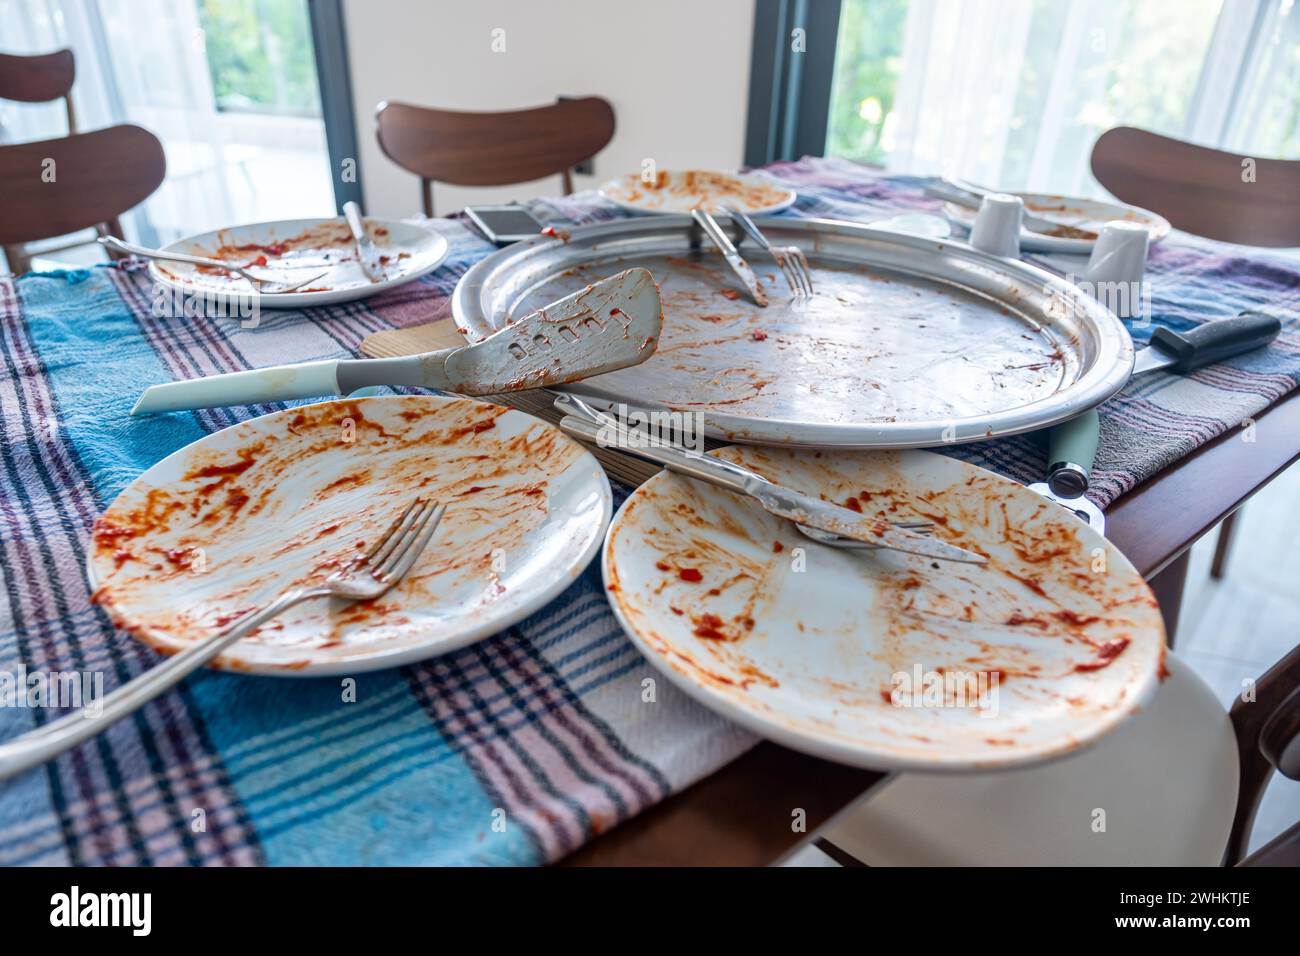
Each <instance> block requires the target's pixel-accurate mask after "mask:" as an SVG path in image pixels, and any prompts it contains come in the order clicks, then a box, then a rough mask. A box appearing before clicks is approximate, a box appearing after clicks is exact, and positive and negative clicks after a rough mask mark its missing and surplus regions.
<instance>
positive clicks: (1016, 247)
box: [970, 193, 1025, 259]
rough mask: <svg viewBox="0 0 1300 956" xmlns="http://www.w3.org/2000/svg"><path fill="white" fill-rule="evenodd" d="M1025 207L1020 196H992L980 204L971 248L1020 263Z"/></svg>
mask: <svg viewBox="0 0 1300 956" xmlns="http://www.w3.org/2000/svg"><path fill="white" fill-rule="evenodd" d="M1024 218H1025V203H1024V200H1022V199H1021V198H1020V197H1019V196H1008V195H1007V194H1006V193H989V194H988V195H987V196H985V197H984V201H983V202H981V203H980V211H979V212H978V213H976V214H975V223H974V225H972V226H971V230H970V244H971V245H972V246H974V247H975V248H976V249H978V250H979V251H980V252H987V253H989V254H990V255H994V256H1004V257H1006V258H1008V259H1016V258H1019V256H1020V225H1021V223H1022V222H1023V220H1024Z"/></svg>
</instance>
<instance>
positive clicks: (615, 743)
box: [0, 160, 1300, 865]
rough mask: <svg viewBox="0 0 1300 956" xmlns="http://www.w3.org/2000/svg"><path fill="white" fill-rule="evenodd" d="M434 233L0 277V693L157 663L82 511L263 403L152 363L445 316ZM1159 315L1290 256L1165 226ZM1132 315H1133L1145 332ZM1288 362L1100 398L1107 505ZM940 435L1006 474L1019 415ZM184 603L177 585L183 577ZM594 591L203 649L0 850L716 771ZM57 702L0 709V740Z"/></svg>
mask: <svg viewBox="0 0 1300 956" xmlns="http://www.w3.org/2000/svg"><path fill="white" fill-rule="evenodd" d="M770 171H771V172H772V173H773V174H774V175H776V176H778V177H780V178H782V179H784V180H786V181H788V182H790V183H791V184H793V185H795V186H796V187H797V188H798V189H799V190H800V200H799V203H798V205H797V206H796V208H795V209H794V211H793V214H794V215H809V216H824V217H837V218H847V219H860V220H861V219H873V218H879V217H880V216H881V215H887V214H888V213H889V211H890V210H898V209H930V208H933V203H932V202H931V201H930V200H927V199H926V198H925V197H924V196H923V193H922V187H923V185H924V184H923V182H922V181H921V180H919V179H915V178H902V177H880V176H876V175H873V174H872V173H871V172H869V171H868V170H865V169H863V168H861V167H857V166H854V165H852V164H849V163H845V162H840V161H834V160H803V161H800V162H795V163H781V164H776V165H774V166H772V167H771V168H770ZM533 205H534V211H535V212H536V213H537V215H538V216H539V218H542V219H545V220H550V221H556V222H561V221H567V222H571V223H586V222H591V221H595V220H599V219H606V218H611V217H614V216H617V215H620V213H619V212H618V211H617V210H616V209H614V208H613V207H612V206H610V205H608V204H605V203H603V202H602V201H601V200H599V199H598V198H597V197H596V196H595V195H593V194H583V195H579V196H574V197H570V198H566V199H562V200H549V201H541V200H539V201H537V202H535V203H534V204H533ZM429 225H430V227H431V228H434V229H437V230H438V231H440V232H441V233H442V234H443V235H445V236H446V237H447V238H448V239H449V240H450V242H451V257H450V259H449V260H448V261H447V263H446V264H445V265H444V266H443V267H442V268H441V269H439V270H438V271H437V273H436V274H434V275H433V276H430V277H428V278H426V279H425V280H423V281H421V282H418V283H415V284H413V285H410V286H407V287H405V288H403V289H400V290H396V291H394V292H392V293H389V294H386V295H383V296H381V297H377V298H375V299H372V300H370V301H369V302H364V303H354V304H350V305H342V306H337V307H329V308H321V309H311V310H304V311H303V312H281V313H263V316H262V321H261V324H260V326H259V327H258V328H256V329H245V328H241V327H240V325H239V322H238V320H237V319H202V318H199V319H192V320H177V319H166V318H155V317H154V316H153V315H152V309H151V295H152V293H151V288H150V283H149V280H148V277H147V273H146V272H145V271H144V270H143V268H141V266H140V265H139V264H138V263H137V264H125V265H119V266H115V267H102V268H97V269H91V270H86V271H78V272H56V273H46V274H33V275H28V276H24V277H22V278H20V279H18V280H16V281H13V280H0V363H2V365H0V409H2V421H0V426H2V428H3V434H2V436H0V580H2V583H3V588H2V589H0V689H3V680H4V675H6V674H7V675H9V676H10V679H11V680H13V679H15V678H17V679H21V678H23V677H24V675H32V674H42V673H44V674H48V673H50V672H56V671H58V672H86V671H90V672H102V673H103V675H104V684H105V687H106V688H111V687H113V686H116V685H117V684H119V683H120V682H122V681H124V680H127V679H128V678H130V677H132V676H133V675H135V674H138V673H139V672H140V671H141V670H143V669H145V668H147V667H149V666H150V665H151V664H153V663H155V658H154V655H153V654H152V652H150V651H148V650H147V649H145V648H144V647H143V646H142V645H140V644H138V643H137V642H135V641H133V640H131V639H130V638H128V637H126V636H125V635H124V634H121V633H118V632H116V631H115V630H114V629H113V627H112V625H111V624H110V623H109V621H108V618H107V617H106V615H105V614H104V613H103V612H102V611H101V610H100V609H99V608H98V607H97V606H96V605H94V604H92V603H91V601H90V594H89V591H88V587H87V583H86V577H85V573H84V570H83V569H84V566H85V561H86V548H87V541H88V538H89V535H90V527H91V523H92V522H93V521H94V519H95V516H96V515H97V514H98V513H99V512H100V511H102V510H103V509H104V508H105V507H106V506H107V505H108V504H109V503H110V502H111V501H112V500H113V498H114V497H115V496H116V495H117V494H118V492H119V491H121V490H122V488H123V487H125V486H126V485H127V484H128V483H129V482H130V481H131V480H132V479H133V478H135V477H136V476H137V475H138V474H140V473H141V472H142V471H143V470H144V469H146V468H147V467H149V466H150V465H152V464H153V463H154V462H156V461H158V460H159V459H161V458H163V457H164V456H165V455H167V454H169V453H171V452H173V451H175V450H176V449H178V448H181V447H182V446H184V445H186V444H188V443H189V442H192V441H194V440H195V439H197V438H200V437H202V436H203V435H205V434H207V433H209V432H211V431H214V430H216V429H219V428H223V427H226V426H228V425H230V424H232V423H234V422H237V421H240V420H241V419H244V418H246V417H248V416H250V415H253V414H258V413H260V412H263V411H265V410H266V409H265V408H258V409H233V410H215V411H204V412H197V413H184V414H174V415H164V416H158V417H154V418H148V419H132V418H130V417H129V415H128V411H129V409H130V407H131V404H132V402H133V401H134V399H135V397H136V396H137V395H138V394H139V392H140V390H141V388H142V387H143V386H144V385H146V384H149V383H154V382H161V381H167V380H169V379H175V378H188V377H192V376H196V375H200V374H208V373H213V372H224V371H232V370H237V369H243V368H249V367H256V366H262V365H269V364H273V363H277V362H285V361H292V360H305V359H314V358H327V357H344V356H352V355H356V354H357V348H358V345H359V343H360V341H361V340H362V338H364V337H365V336H366V335H367V334H369V333H370V332H373V331H376V330H380V329H384V328H392V327H405V326H410V325H416V324H419V323H422V322H427V321H429V320H431V319H434V318H437V317H439V316H446V315H449V296H450V294H451V291H452V289H453V288H454V286H455V283H456V280H457V279H458V278H459V276H460V275H461V274H462V273H463V272H464V271H465V270H466V268H468V267H469V265H471V264H472V263H473V262H475V261H477V260H478V259H480V258H481V257H483V256H484V255H486V254H488V253H489V252H490V251H492V250H491V247H490V246H489V245H488V244H487V243H486V242H485V241H483V240H482V239H481V238H479V237H478V236H477V234H476V233H474V232H473V231H471V230H470V229H469V228H468V227H467V226H466V225H465V224H464V223H462V222H460V221H456V220H437V221H434V222H431V223H430V224H429ZM1151 278H1152V280H1153V296H1152V300H1153V310H1154V316H1153V317H1154V320H1155V323H1156V324H1162V325H1169V326H1172V327H1174V328H1179V329H1184V328H1188V327H1190V326H1193V325H1195V324H1197V323H1198V322H1201V321H1204V320H1206V319H1210V318H1215V317H1220V316H1227V315H1233V314H1235V313H1236V312H1238V311H1240V310H1241V309H1243V308H1245V307H1247V306H1257V305H1274V306H1276V305H1284V304H1289V306H1290V308H1291V310H1292V312H1294V310H1295V307H1296V302H1297V293H1298V291H1300V263H1297V262H1296V261H1295V260H1286V259H1284V258H1281V257H1277V256H1268V255H1263V254H1260V253H1257V252H1255V251H1247V250H1243V249H1240V248H1237V247H1229V246H1224V245H1219V244H1214V243H1209V242H1205V241H1201V240H1196V239H1193V238H1191V237H1188V236H1184V235H1179V234H1175V235H1174V236H1171V237H1170V238H1169V239H1168V240H1166V241H1165V242H1163V243H1161V244H1160V245H1159V246H1157V247H1155V249H1154V250H1153V252H1152V256H1151ZM1149 332H1150V329H1149V328H1147V329H1134V338H1135V339H1137V340H1139V342H1142V341H1145V339H1146V338H1147V337H1148V336H1149ZM1298 380H1300V331H1298V330H1297V327H1296V322H1295V320H1294V319H1292V320H1289V321H1288V322H1287V325H1286V327H1285V330H1284V332H1283V335H1282V337H1281V338H1280V339H1279V340H1278V341H1277V343H1276V344H1274V345H1273V346H1272V347H1270V348H1269V349H1268V350H1266V351H1264V352H1261V353H1257V354H1252V355H1248V356H1244V357H1241V358H1239V359H1235V360H1233V361H1231V362H1228V363H1224V364H1222V365H1217V366H1214V367H1211V368H1207V369H1204V370H1202V371H1200V372H1197V373H1195V374H1194V375H1192V376H1189V377H1188V378H1185V379H1181V378H1176V377H1172V376H1168V375H1163V374H1156V375H1152V376H1147V377H1145V378H1142V379H1140V380H1137V381H1135V382H1134V383H1132V384H1131V385H1130V387H1129V388H1127V389H1125V391H1124V392H1123V394H1121V395H1120V396H1118V397H1116V398H1115V399H1113V400H1112V401H1110V402H1108V403H1106V405H1105V406H1103V408H1102V409H1101V414H1102V422H1103V438H1102V450H1101V455H1100V458H1099V462H1098V471H1097V474H1096V476H1095V479H1094V483H1093V487H1094V492H1093V493H1094V494H1095V496H1096V498H1097V500H1098V502H1099V503H1101V504H1105V503H1107V502H1109V501H1110V500H1112V499H1113V498H1114V497H1116V496H1118V495H1119V494H1122V493H1123V492H1124V491H1125V490H1127V489H1129V488H1131V487H1133V485H1135V484H1136V483H1138V482H1139V481H1141V480H1143V479H1144V478H1145V477H1147V476H1149V475H1150V474H1152V473H1154V472H1155V471H1157V470H1159V469H1160V468H1161V467H1163V466H1164V465H1166V464H1167V463H1168V462H1169V461H1171V460H1173V459H1176V458H1178V457H1180V456H1182V455H1185V454H1187V453H1188V452H1189V451H1190V450H1192V449H1193V448H1194V447H1196V446H1197V445H1199V444H1201V443H1203V442H1205V441H1207V440H1208V439H1210V438H1212V437H1213V436H1215V435H1217V434H1219V433H1221V432H1223V431H1224V430H1226V429H1229V428H1236V427H1237V426H1238V425H1239V424H1240V423H1241V422H1242V421H1243V420H1244V419H1248V418H1249V417H1250V416H1252V415H1254V414H1256V413H1257V412H1259V411H1260V410H1261V409H1263V408H1264V407H1265V406H1267V405H1268V404H1269V403H1271V402H1273V401H1274V400H1276V399H1277V398H1279V397H1280V396H1282V395H1283V394H1285V393H1286V392H1287V391H1289V390H1290V389H1292V388H1294V387H1295V385H1296V383H1297V381H1298ZM950 453H952V454H956V455H959V456H960V457H962V458H965V459H967V460H971V461H974V462H977V463H979V464H982V465H985V466H987V467H990V468H993V469H995V470H997V471H1000V472H1003V473H1005V474H1008V475H1010V476H1012V477H1015V478H1017V479H1020V480H1028V479H1032V478H1035V477H1037V476H1038V475H1040V474H1041V471H1042V469H1043V465H1044V462H1043V454H1042V451H1041V449H1040V447H1039V445H1038V443H1036V442H1035V441H1033V440H1032V439H1029V438H1027V437H1019V438H1013V439H1008V440H1002V441H996V442H988V443H983V444H978V445H968V446H962V447H960V448H956V449H952V450H951V451H950ZM178 600H183V595H178ZM654 676H655V671H654V670H653V669H652V668H651V667H650V665H649V664H648V663H647V662H646V661H645V660H644V659H642V658H641V657H640V655H639V654H638V653H637V652H636V651H635V650H634V649H633V647H632V645H631V643H630V642H629V641H628V640H627V638H626V637H625V636H624V635H623V633H622V632H621V631H620V629H619V627H618V625H617V624H616V623H615V621H614V618H613V616H612V614H611V612H610V611H609V608H608V606H607V604H606V601H605V598H604V595H603V590H602V587H601V582H600V577H599V571H598V568H597V566H596V565H593V566H592V567H590V568H589V569H588V570H587V572H586V573H585V574H584V575H582V576H581V578H580V579H578V580H577V581H576V582H575V583H574V585H573V586H572V587H571V588H569V590H568V591H566V592H565V593H564V594H563V595H562V596H561V597H560V598H558V599H557V600H556V601H554V602H553V603H552V604H551V605H550V606H548V607H547V608H545V609H544V610H542V611H541V612H539V613H537V614H535V615H533V616H532V617H531V618H529V619H527V620H525V621H524V622H522V623H521V624H519V625H518V626H516V627H513V628H510V629H509V630H508V631H506V632H504V633H502V634H500V635H498V636H496V637H495V638H493V639H491V640H488V641H484V642H482V643H480V644H478V645H476V646H474V647H471V648H468V649H465V650H463V651H460V652H457V653H455V654H452V655H448V656H446V657H444V658H440V659H437V660H433V661H428V662H426V663H423V664H418V665H414V666H410V667H404V668H401V669H398V670H391V671H385V672H381V673H375V674H368V675H361V676H360V677H359V678H358V682H357V684H358V686H357V698H356V701H355V702H352V703H344V702H342V694H341V692H340V683H339V681H338V680H337V679H308V680H275V679H268V678H255V677H240V676H233V675H229V674H217V673H209V672H205V673H201V674H198V675H196V676H194V677H192V678H191V679H190V680H188V681H187V682H186V683H185V684H184V685H183V686H182V687H181V688H179V689H178V690H175V691H173V692H172V693H170V694H168V695H167V696H165V697H163V698H161V699H160V700H158V701H156V702H155V703H153V704H152V705H150V706H148V707H146V708H145V709H144V710H142V711H140V712H139V713H138V714H137V715H136V716H134V717H133V718H130V719H127V720H125V721H123V722H122V723H120V724H118V725H117V726H115V727H113V728H111V729H110V730H109V731H108V732H107V733H105V734H103V735H101V736H100V737H99V738H97V739H96V740H94V741H93V742H90V743H87V744H85V745H83V746H81V747H80V748H78V749H77V750H75V751H73V752H71V753H69V754H66V755H64V756H63V757H62V758H60V759H59V760H57V761H55V762H54V763H51V764H49V765H47V766H46V767H44V768H42V769H40V770H38V771H33V772H31V773H28V774H26V775H24V776H22V777H20V778H18V779H15V780H12V781H9V782H8V783H4V784H0V864H5V865H12V864H61V863H74V864H252V863H267V864H369V863H374V864H435V863H440V864H454V863H538V862H544V861H548V860H553V859H556V858H558V857H560V856H562V855H564V854H565V853H566V852H568V851H571V850H573V849H574V848H576V847H578V846H579V845H581V844H582V843H583V842H585V841H587V840H589V839H591V838H592V837H593V836H594V835H596V834H599V833H600V832H602V831H604V830H607V829H608V828H610V827H612V826H614V825H615V824H617V823H618V822H620V821H622V820H626V819H627V818H629V817H631V816H633V815H635V814H636V813H638V812H640V811H641V810H643V809H645V808H646V807H648V806H651V805H652V804H654V803H656V802H658V801H659V800H662V799H663V798H664V797H665V796H667V795H668V794H670V793H671V792H673V791H676V790H678V789H681V788H683V787H685V786H687V785H688V784H690V783H692V782H693V781H695V780H697V779H699V778H700V777H702V776H704V775H706V774H708V773H710V772H712V771H714V770H716V769H717V768H718V767H720V766H722V765H723V764H725V763H726V762H727V761H729V760H731V759H733V758H734V757H735V756H737V755H738V754H740V753H741V752H743V751H744V750H745V749H746V748H747V747H749V746H750V745H751V744H752V743H753V738H752V737H750V736H749V735H748V734H746V733H744V732H742V731H739V730H738V729H736V728H734V727H733V726H731V725H729V724H728V723H726V722H725V721H722V720H720V719H719V718H717V717H714V716H713V715H711V714H710V713H709V712H707V711H706V710H704V709H703V708H701V707H699V706H697V705H695V704H694V703H692V702H691V701H690V700H688V699H686V698H685V697H683V696H682V695H681V694H679V693H677V692H675V691H674V690H673V688H672V687H671V686H670V685H669V684H668V682H667V681H663V680H659V681H657V694H656V700H655V701H654V702H647V701H646V700H644V699H643V694H642V681H643V680H644V679H645V678H648V677H654ZM56 713H57V712H54V711H50V710H43V709H40V708H29V707H16V706H8V707H0V739H7V738H10V737H13V736H15V735H17V734H19V733H22V732H23V731H25V730H27V729H29V728H31V727H32V726H35V725H37V724H40V723H43V722H45V721H47V720H49V719H50V718H51V717H52V716H55V715H56Z"/></svg>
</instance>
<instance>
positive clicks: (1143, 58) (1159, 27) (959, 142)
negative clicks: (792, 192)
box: [746, 0, 1300, 195]
mask: <svg viewBox="0 0 1300 956" xmlns="http://www.w3.org/2000/svg"><path fill="white" fill-rule="evenodd" d="M833 5H834V6H835V7H836V8H838V17H837V19H836V20H835V21H834V23H828V22H826V18H825V17H819V16H818V12H819V11H820V10H821V9H822V4H820V3H818V2H816V0H757V17H758V22H757V23H756V31H755V48H754V64H755V77H756V80H757V85H756V87H755V88H754V89H752V90H751V113H750V116H751V130H750V137H749V141H750V143H751V146H756V144H762V143H764V142H766V143H768V144H773V148H769V149H766V151H764V150H763V149H760V148H751V150H750V152H749V154H748V155H747V157H746V158H747V161H748V162H751V163H755V162H764V161H769V160H771V159H780V158H794V157H796V156H798V155H800V154H801V153H804V152H812V153H824V154H827V155H833V156H842V157H846V158H849V159H854V160H858V161H862V162H867V163H872V164H876V165H880V166H883V167H886V168H888V169H891V170H895V171H899V172H918V173H936V172H938V173H946V174H949V175H955V176H961V177H964V178H967V179H971V180H975V181H977V182H983V183H991V184H997V185H998V186H1000V187H1001V188H1005V189H1024V190H1037V191H1044V192H1062V193H1071V194H1085V195H1086V194H1100V192H1101V189H1100V187H1099V186H1098V185H1097V184H1096V183H1095V181H1094V180H1093V179H1092V177H1091V174H1090V172H1089V168H1088V157H1089V154H1090V152H1091V148H1092V144H1093V143H1094V142H1095V141H1096V139H1097V137H1098V136H1099V135H1100V134H1101V133H1102V132H1104V131H1105V130H1106V129H1109V128H1110V127H1112V126H1117V125H1133V126H1142V127H1144V128H1147V129H1150V130H1154V131H1156V132H1160V133H1164V134H1166V135H1170V136H1175V137H1178V138H1182V139H1189V140H1193V141H1195V142H1199V143H1202V144H1204V145H1208V146H1215V147H1220V148H1225V149H1231V150H1234V151H1237V152H1241V153H1243V154H1248V155H1253V156H1268V157H1277V158H1300V0H834V2H833ZM773 23H775V24H778V26H776V27H775V28H773V27H771V24H773ZM765 25H766V26H767V28H768V34H770V35H771V36H772V37H774V40H775V44H776V46H775V47H774V48H773V50H772V51H769V50H768V48H767V44H768V43H770V42H772V41H770V40H766V39H764V34H763V30H764V27H765ZM792 49H793V50H795V53H794V54H793V55H792V54H791V53H790V52H789V51H790V50H792ZM799 51H802V53H800V52H799ZM827 58H830V59H832V60H833V64H834V66H833V69H832V70H830V71H829V75H828V71H825V70H820V69H818V68H817V66H816V64H817V63H818V62H819V61H824V60H826V59H827ZM774 89H775V90H778V91H786V95H785V97H784V99H783V100H781V102H780V104H779V105H780V106H781V109H778V110H771V111H770V112H771V113H772V115H773V116H774V119H772V120H771V121H770V122H768V123H767V125H766V126H763V123H764V121H765V114H764V113H763V111H762V110H761V109H759V110H756V109H755V106H754V103H755V102H757V101H763V102H767V103H769V104H770V103H771V102H773V99H772V94H771V90H774ZM790 90H797V95H788V91H790ZM809 104H812V108H810V107H809ZM756 123H757V124H758V125H759V126H761V127H763V129H764V130H767V131H769V132H770V133H771V135H769V136H768V138H767V140H766V141H764V140H763V137H762V136H761V135H756V130H755V125H756ZM760 132H761V131H760ZM823 144H824V148H823Z"/></svg>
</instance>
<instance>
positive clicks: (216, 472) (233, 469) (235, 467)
mask: <svg viewBox="0 0 1300 956" xmlns="http://www.w3.org/2000/svg"><path fill="white" fill-rule="evenodd" d="M252 467H253V459H251V458H244V459H242V460H240V461H237V462H234V463H232V464H229V465H205V466H204V467H203V468H200V469H198V470H197V471H192V472H190V473H189V474H188V475H186V476H185V477H186V478H187V479H190V478H222V477H225V476H227V475H242V474H243V473H244V472H246V471H248V469H250V468H252Z"/></svg>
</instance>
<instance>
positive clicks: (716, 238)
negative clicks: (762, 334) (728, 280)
mask: <svg viewBox="0 0 1300 956" xmlns="http://www.w3.org/2000/svg"><path fill="white" fill-rule="evenodd" d="M691 218H692V219H694V220H695V222H696V224H697V225H698V226H699V227H700V228H701V229H703V230H704V234H705V235H706V236H708V237H709V238H710V239H711V240H712V241H713V244H714V245H715V246H717V247H718V251H719V252H721V253H722V258H724V259H726V260H727V265H729V266H731V271H732V272H734V273H735V274H736V278H738V279H740V281H741V283H743V284H744V286H745V288H746V289H748V290H749V296H750V298H752V299H753V300H754V303H755V304H756V305H761V306H766V305H767V295H766V294H764V292H763V287H762V286H761V285H759V284H758V276H756V275H754V270H753V269H751V268H750V267H749V263H748V262H746V261H745V260H744V258H743V257H742V256H741V255H740V253H739V252H737V251H736V246H735V244H734V243H733V242H732V241H731V238H730V237H729V236H728V235H727V233H726V231H725V230H724V229H723V228H722V227H721V226H719V225H718V220H716V219H714V218H713V216H712V215H711V214H710V213H708V212H706V211H705V210H703V209H692V210H691Z"/></svg>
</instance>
